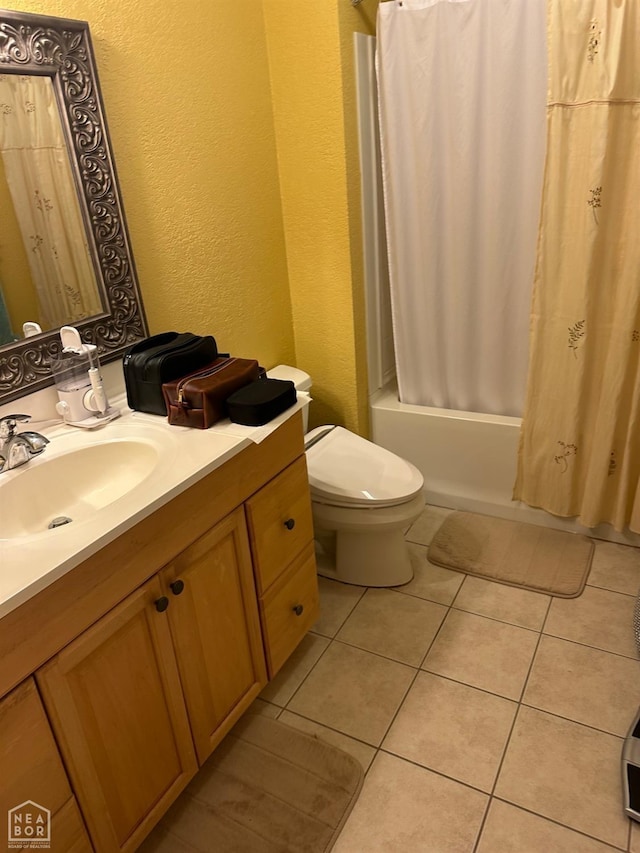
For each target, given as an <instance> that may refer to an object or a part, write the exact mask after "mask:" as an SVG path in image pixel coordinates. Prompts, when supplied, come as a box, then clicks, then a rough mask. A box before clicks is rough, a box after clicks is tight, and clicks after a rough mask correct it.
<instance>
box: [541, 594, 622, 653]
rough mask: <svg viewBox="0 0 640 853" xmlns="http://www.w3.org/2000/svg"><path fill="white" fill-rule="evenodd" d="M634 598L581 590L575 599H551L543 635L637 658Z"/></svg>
mask: <svg viewBox="0 0 640 853" xmlns="http://www.w3.org/2000/svg"><path fill="white" fill-rule="evenodd" d="M634 607H635V598H633V597H632V596H630V595H621V594H620V593H618V592H610V591H609V590H605V589H596V588H595V587H591V586H588V587H585V590H584V592H583V593H582V595H581V596H580V597H579V598H554V599H553V601H552V602H551V607H550V608H549V615H548V616H547V620H546V622H545V624H544V629H543V630H544V633H545V634H551V635H552V636H554V637H562V638H563V639H565V640H573V641H574V642H576V643H584V644H585V645H587V646H593V647H594V648H596V649H604V651H606V652H618V654H621V655H627V656H628V657H633V658H635V657H637V654H636V645H635V641H634V636H633V610H634Z"/></svg>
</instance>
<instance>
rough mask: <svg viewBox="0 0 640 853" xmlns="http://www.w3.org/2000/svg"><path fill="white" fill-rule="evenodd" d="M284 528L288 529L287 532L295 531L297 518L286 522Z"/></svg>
mask: <svg viewBox="0 0 640 853" xmlns="http://www.w3.org/2000/svg"><path fill="white" fill-rule="evenodd" d="M284 526H285V527H286V528H287V530H293V528H294V527H295V526H296V520H295V518H288V519H287V520H286V521H285V523H284Z"/></svg>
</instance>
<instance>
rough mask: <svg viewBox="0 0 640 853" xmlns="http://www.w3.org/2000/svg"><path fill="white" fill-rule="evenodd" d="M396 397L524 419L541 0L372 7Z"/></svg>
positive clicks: (407, 1)
mask: <svg viewBox="0 0 640 853" xmlns="http://www.w3.org/2000/svg"><path fill="white" fill-rule="evenodd" d="M376 66H377V74H378V88H379V103H380V124H381V145H382V169H383V179H384V189H385V213H386V220H387V239H388V245H389V271H390V277H391V295H392V306H393V324H394V340H395V351H396V365H397V371H398V385H399V392H400V399H401V401H402V402H404V403H413V404H417V405H427V406H437V407H443V408H448V409H461V410H464V411H473V412H485V413H490V414H503V415H520V414H521V413H522V405H523V399H524V391H525V380H526V371H527V356H528V338H529V312H530V299H531V287H532V282H533V272H534V263H535V253H536V239H537V230H538V217H539V210H540V195H541V185H542V168H543V161H544V151H545V115H546V80H547V57H546V36H545V0H402V2H397V0H394V2H386V3H381V4H380V5H379V8H378V49H377V56H376Z"/></svg>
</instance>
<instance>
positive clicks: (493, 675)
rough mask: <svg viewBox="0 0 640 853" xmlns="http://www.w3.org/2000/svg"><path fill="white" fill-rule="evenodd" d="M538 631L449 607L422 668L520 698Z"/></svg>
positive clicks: (483, 688)
mask: <svg viewBox="0 0 640 853" xmlns="http://www.w3.org/2000/svg"><path fill="white" fill-rule="evenodd" d="M539 637H540V635H539V634H538V633H537V632H536V631H529V630H528V629H526V628H518V627H517V626H516V625H508V624H506V623H505V622H496V620H495V619H486V618H485V617H484V616H476V614H475V613H464V612H463V611H461V610H450V611H449V613H448V614H447V618H446V619H445V621H444V624H443V626H442V628H441V629H440V632H439V634H438V636H437V637H436V639H435V641H434V643H433V645H432V647H431V649H430V650H429V654H428V655H427V657H426V658H425V660H424V663H423V664H422V669H426V670H428V671H429V672H435V673H437V674H438V675H444V676H446V677H447V678H453V679H455V680H456V681H463V682H464V683H465V684H470V685H472V686H473V687H479V688H480V689H481V690H488V691H489V692H490V693H497V694H498V695H499V696H505V697H506V698H507V699H515V700H519V699H520V695H521V693H522V688H523V687H524V683H525V680H526V678H527V674H528V672H529V667H530V666H531V661H532V660H533V655H534V652H535V649H536V644H537V642H538V639H539Z"/></svg>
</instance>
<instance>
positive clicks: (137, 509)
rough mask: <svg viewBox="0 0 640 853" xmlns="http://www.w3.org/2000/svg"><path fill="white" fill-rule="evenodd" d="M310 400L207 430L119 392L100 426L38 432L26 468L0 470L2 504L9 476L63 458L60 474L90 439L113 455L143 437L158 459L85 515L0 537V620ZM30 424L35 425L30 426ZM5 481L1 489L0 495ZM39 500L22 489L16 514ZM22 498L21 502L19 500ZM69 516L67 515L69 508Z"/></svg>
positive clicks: (59, 487)
mask: <svg viewBox="0 0 640 853" xmlns="http://www.w3.org/2000/svg"><path fill="white" fill-rule="evenodd" d="M308 403H309V398H308V397H306V396H305V395H302V394H301V395H299V399H298V402H297V403H296V405H295V406H292V407H291V408H290V409H287V411H286V412H284V413H283V414H282V415H280V416H279V417H277V418H275V419H274V420H273V421H271V422H270V423H268V424H267V425H266V426H264V427H257V428H251V427H243V426H240V425H238V424H233V423H231V422H230V421H222V422H221V423H220V424H216V425H215V426H214V427H212V428H211V429H208V430H195V429H189V428H188V427H174V426H169V424H168V423H167V421H166V420H165V419H164V418H162V417H159V416H156V415H148V414H145V413H142V412H134V411H131V410H130V409H129V408H128V407H127V406H126V399H125V397H124V395H122V396H120V397H118V398H114V399H112V404H113V405H114V406H116V407H117V408H119V409H120V410H121V412H122V416H121V417H120V418H118V419H116V420H114V421H112V422H110V423H108V424H106V425H105V426H104V427H101V428H100V429H97V430H81V429H78V428H76V427H70V426H65V425H61V424H58V425H55V426H53V427H51V428H48V429H40V430H39V431H40V432H42V434H44V435H46V436H47V438H49V440H50V443H49V445H48V446H47V448H46V450H45V451H44V453H43V454H42V455H41V456H38V457H35V458H33V459H32V460H31V461H30V462H28V463H27V464H26V465H23V466H21V467H19V468H16V469H14V470H12V471H8V472H6V473H4V474H2V475H0V501H1V503H2V505H3V509H4V508H5V507H7V506H9V503H8V501H9V500H10V499H11V498H12V497H13V495H14V494H15V493H16V492H17V494H18V495H20V491H21V490H20V489H17V490H16V489H15V488H14V489H13V491H12V481H16V480H17V478H19V477H21V476H23V474H25V473H27V471H28V470H30V469H31V470H34V469H36V468H37V467H39V466H43V467H44V466H47V465H48V464H49V462H50V461H51V460H53V459H55V458H57V457H60V459H61V461H62V463H63V464H62V465H60V463H57V469H58V471H62V472H63V473H64V471H65V468H64V461H63V457H64V456H65V455H66V454H69V453H75V452H76V451H77V450H79V449H82V448H86V447H89V446H90V445H92V444H101V443H102V444H104V443H108V444H110V445H111V448H110V452H114V450H115V452H116V453H117V446H118V443H119V442H131V441H142V442H143V443H144V444H146V445H148V446H149V447H150V452H151V453H155V454H156V455H157V458H158V462H157V464H155V465H154V466H153V467H152V470H151V471H150V473H146V474H145V476H144V477H142V478H141V480H140V482H139V483H137V484H136V485H135V486H133V487H132V488H130V490H129V491H127V492H126V493H125V494H123V495H122V496H120V497H118V498H117V499H115V500H113V501H112V502H110V503H106V505H104V506H102V508H101V509H99V510H97V511H93V512H88V513H87V511H86V509H85V517H82V518H78V520H74V521H73V522H72V523H69V524H64V525H63V526H60V527H57V528H55V529H53V530H49V529H46V527H45V529H43V530H40V531H39V532H34V533H29V534H25V535H13V536H12V537H11V538H0V567H1V570H0V618H1V617H3V616H5V615H6V614H7V613H9V612H11V611H12V610H14V609H15V608H16V607H18V606H19V605H21V604H23V603H24V602H25V601H27V600H28V599H29V598H31V597H32V596H34V595H35V594H36V593H38V592H40V591H41V590H42V589H44V588H45V587H47V586H49V585H50V584H52V583H53V582H54V581H55V580H57V579H58V578H60V577H61V576H62V575H64V574H65V573H66V572H69V571H70V570H71V569H73V568H74V567H75V566H77V565H79V564H80V563H81V562H83V561H84V560H86V559H87V558H88V557H91V556H92V555H93V554H95V553H96V552H97V551H99V550H100V549H101V548H103V547H104V546H105V545H107V544H108V543H109V542H111V541H113V540H114V539H116V538H117V537H118V536H120V535H121V534H122V533H124V532H126V531H127V530H129V529H130V528H132V527H133V526H134V525H135V524H137V523H138V522H140V521H142V520H143V519H144V518H146V517H147V516H149V515H151V514H152V513H153V512H154V511H155V510H157V509H159V508H160V507H161V506H163V505H164V504H166V503H168V502H169V501H170V500H172V499H173V498H174V497H176V496H177V495H178V494H180V493H181V492H183V491H185V490H186V489H188V488H189V487H190V486H191V485H193V484H194V483H196V482H197V481H198V480H200V479H202V478H203V477H205V476H207V475H208V474H210V473H211V472H212V471H214V470H215V469H216V468H219V467H220V466H222V465H223V464H224V463H225V462H227V461H228V460H229V459H231V458H232V457H234V456H235V455H237V454H238V453H240V452H241V451H242V450H243V449H244V448H246V447H248V446H250V445H251V443H252V442H260V441H262V439H263V438H266V437H267V436H268V435H269V434H271V432H273V431H274V430H275V429H277V428H278V426H280V425H281V424H282V423H284V422H285V421H286V420H288V419H289V418H290V417H291V416H292V415H293V414H295V412H297V411H298V410H300V409H302V408H304V407H305V406H307V405H308ZM33 428H34V429H37V427H36V426H34V427H33ZM78 458H80V457H78ZM58 479H59V482H56V484H55V494H56V495H57V494H58V493H59V494H60V506H59V507H57V506H52V507H51V513H50V514H51V518H52V519H53V518H54V517H56V516H59V515H61V514H62V515H65V514H66V513H65V512H64V510H65V485H66V483H65V478H64V476H63V477H59V478H58ZM23 482H24V483H27V482H29V481H27V480H24V481H23ZM5 486H6V487H7V488H6V491H5V494H4V495H3V493H2V492H3V489H4V487H5ZM33 491H36V492H37V491H38V490H37V489H35V490H33ZM39 499H40V500H41V497H40V496H39V495H38V494H33V493H31V494H29V493H28V492H27V497H26V498H23V499H20V500H19V504H20V506H19V508H17V509H18V510H19V514H20V515H23V514H24V518H25V519H28V518H29V516H30V513H32V512H36V509H34V507H36V505H37V502H38V500H39ZM55 502H56V501H55V500H54V503H55ZM25 503H26V504H27V505H23V504H25ZM11 509H12V510H13V509H16V508H15V507H12V508H11ZM59 509H60V510H61V511H59ZM46 511H47V512H48V508H47V510H46ZM40 512H42V510H41V509H40ZM14 514H15V513H14ZM68 514H69V515H70V516H72V515H73V513H72V512H69V513H68ZM0 535H6V534H5V533H2V534H0Z"/></svg>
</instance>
